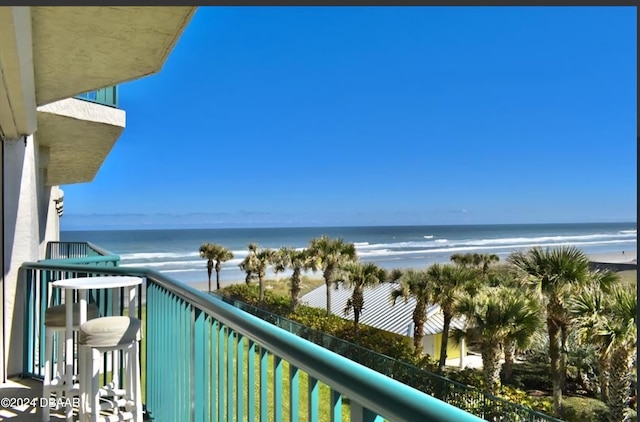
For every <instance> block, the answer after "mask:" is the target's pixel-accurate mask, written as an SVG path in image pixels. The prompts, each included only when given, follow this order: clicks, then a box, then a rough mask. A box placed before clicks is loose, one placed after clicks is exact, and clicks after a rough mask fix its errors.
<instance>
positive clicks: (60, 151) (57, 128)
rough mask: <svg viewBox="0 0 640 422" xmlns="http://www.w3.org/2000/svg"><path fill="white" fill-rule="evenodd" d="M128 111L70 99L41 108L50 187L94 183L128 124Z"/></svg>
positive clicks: (41, 134) (43, 164) (41, 133)
mask: <svg viewBox="0 0 640 422" xmlns="http://www.w3.org/2000/svg"><path fill="white" fill-rule="evenodd" d="M125 119H126V114H125V112H124V110H120V109H117V108H112V107H107V106H103V105H100V104H96V103H92V102H89V101H83V100H78V99H75V98H69V99H65V100H62V101H57V102H55V103H50V104H47V105H45V106H41V107H38V132H37V133H36V137H37V139H38V143H39V145H40V146H41V147H43V148H44V149H45V150H46V151H48V153H46V154H43V157H46V159H43V160H42V162H41V163H40V166H41V167H43V168H44V169H45V184H46V185H47V186H54V185H69V184H73V183H83V182H90V181H92V180H93V178H94V177H95V176H96V174H97V173H98V170H99V169H100V166H101V165H102V163H103V162H104V161H105V159H106V157H107V155H108V154H109V152H110V151H111V149H112V148H113V146H114V144H115V143H116V141H117V140H118V138H119V137H120V134H121V133H122V131H123V129H124V127H125V123H126V122H125Z"/></svg>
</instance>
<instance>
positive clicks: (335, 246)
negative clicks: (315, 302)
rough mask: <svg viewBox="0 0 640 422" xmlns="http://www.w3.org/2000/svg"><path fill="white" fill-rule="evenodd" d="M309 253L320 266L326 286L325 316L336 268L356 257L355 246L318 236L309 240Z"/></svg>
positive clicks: (329, 309)
mask: <svg viewBox="0 0 640 422" xmlns="http://www.w3.org/2000/svg"><path fill="white" fill-rule="evenodd" d="M309 253H310V254H311V256H312V257H313V258H314V259H315V260H316V261H317V263H318V266H319V267H320V268H322V276H323V278H324V282H325V284H326V286H327V316H329V315H331V290H332V286H333V283H334V281H335V276H336V274H335V273H336V271H337V270H338V268H339V267H340V266H341V265H343V264H345V263H347V262H349V261H354V260H355V259H356V258H357V255H356V247H355V246H354V244H353V243H346V242H345V241H344V240H342V239H340V238H338V239H331V238H329V237H327V236H320V237H318V238H315V239H311V241H310V242H309Z"/></svg>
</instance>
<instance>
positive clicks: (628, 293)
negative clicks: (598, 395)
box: [601, 287, 638, 422]
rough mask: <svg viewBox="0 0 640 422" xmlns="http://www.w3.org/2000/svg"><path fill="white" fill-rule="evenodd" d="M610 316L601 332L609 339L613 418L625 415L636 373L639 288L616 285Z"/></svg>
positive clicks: (609, 403)
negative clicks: (634, 372) (634, 369)
mask: <svg viewBox="0 0 640 422" xmlns="http://www.w3.org/2000/svg"><path fill="white" fill-rule="evenodd" d="M609 297H610V298H611V300H610V301H609V306H608V309H609V312H608V313H607V314H608V315H607V316H608V318H606V319H605V320H604V321H603V324H602V329H601V335H603V336H605V337H606V338H607V340H608V343H609V344H608V349H609V355H610V358H609V365H610V368H611V373H610V374H609V397H608V400H607V407H608V408H609V412H610V416H609V417H610V419H609V420H610V421H611V422H622V421H624V420H627V419H626V415H625V413H626V412H625V410H626V408H627V402H628V400H629V392H630V391H629V390H630V388H629V386H630V385H631V377H632V375H633V365H632V363H633V359H634V357H635V355H636V349H637V344H638V325H637V315H638V292H637V288H636V289H633V288H631V287H626V288H625V287H617V288H614V289H613V292H612V295H611V296H609Z"/></svg>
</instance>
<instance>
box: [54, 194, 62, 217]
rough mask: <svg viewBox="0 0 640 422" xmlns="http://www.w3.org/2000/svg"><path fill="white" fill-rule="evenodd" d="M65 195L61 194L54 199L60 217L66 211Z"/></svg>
mask: <svg viewBox="0 0 640 422" xmlns="http://www.w3.org/2000/svg"><path fill="white" fill-rule="evenodd" d="M63 201H64V197H63V196H61V197H60V198H58V199H54V200H53V202H54V203H55V204H56V211H57V212H58V217H62V214H63V213H64V202H63Z"/></svg>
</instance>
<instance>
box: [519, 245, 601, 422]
mask: <svg viewBox="0 0 640 422" xmlns="http://www.w3.org/2000/svg"><path fill="white" fill-rule="evenodd" d="M507 262H508V263H509V264H511V265H512V267H513V269H514V271H515V273H516V276H517V277H519V279H520V280H521V282H522V283H523V284H524V285H528V286H532V287H534V288H535V289H536V290H537V291H538V292H539V293H540V294H541V295H542V297H543V298H544V299H545V302H546V311H547V312H546V318H547V332H548V335H549V358H550V361H551V380H552V384H553V408H554V411H555V412H557V411H558V410H559V409H560V406H561V404H562V388H563V386H564V379H565V378H566V369H565V368H566V356H565V354H564V353H560V352H561V350H565V349H564V346H565V344H566V338H567V336H568V324H569V315H568V313H567V309H566V307H565V301H566V300H567V297H568V295H569V293H570V291H571V287H572V286H579V285H584V284H585V283H586V282H587V281H588V280H589V278H590V273H589V259H588V258H587V256H586V255H585V254H584V252H582V251H581V250H579V249H578V248H576V247H574V246H563V247H560V248H556V249H542V248H539V247H535V248H532V249H529V250H527V251H526V252H522V251H517V252H514V253H512V254H511V255H509V257H508V258H507Z"/></svg>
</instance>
